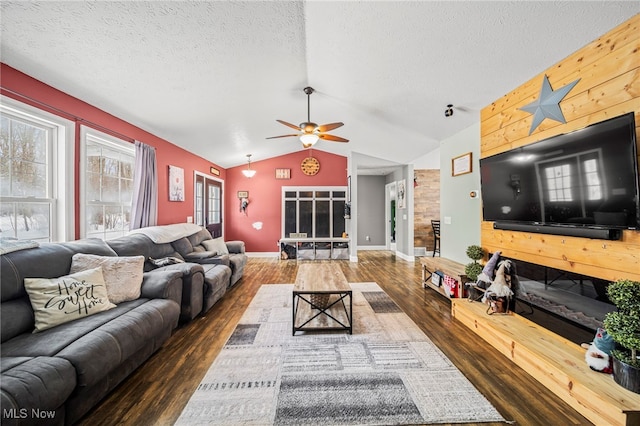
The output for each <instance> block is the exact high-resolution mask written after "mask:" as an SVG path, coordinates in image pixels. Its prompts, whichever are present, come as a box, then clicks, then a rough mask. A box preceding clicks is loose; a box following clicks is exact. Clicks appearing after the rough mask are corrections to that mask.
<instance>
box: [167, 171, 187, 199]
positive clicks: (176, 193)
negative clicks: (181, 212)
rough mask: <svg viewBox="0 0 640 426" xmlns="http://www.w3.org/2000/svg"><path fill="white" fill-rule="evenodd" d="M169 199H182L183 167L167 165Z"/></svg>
mask: <svg viewBox="0 0 640 426" xmlns="http://www.w3.org/2000/svg"><path fill="white" fill-rule="evenodd" d="M169 201H184V169H182V168H180V167H176V166H169Z"/></svg>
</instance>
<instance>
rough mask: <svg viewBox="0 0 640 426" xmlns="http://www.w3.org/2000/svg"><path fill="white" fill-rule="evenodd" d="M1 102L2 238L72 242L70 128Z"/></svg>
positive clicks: (19, 105) (62, 121) (20, 106)
mask: <svg viewBox="0 0 640 426" xmlns="http://www.w3.org/2000/svg"><path fill="white" fill-rule="evenodd" d="M1 100H2V103H1V104H0V236H3V237H13V238H18V239H31V240H36V241H64V240H71V239H73V238H74V235H73V231H74V229H73V223H74V219H75V218H74V211H73V185H72V184H73V167H72V166H71V165H72V164H73V146H74V140H75V136H74V126H73V123H72V122H71V121H69V120H65V119H63V118H61V117H58V116H55V115H53V114H49V113H47V112H44V111H42V110H40V109H37V108H34V107H31V106H28V105H26V104H23V103H21V102H18V101H15V100H13V99H10V98H6V97H2V98H1Z"/></svg>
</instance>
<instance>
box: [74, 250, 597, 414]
mask: <svg viewBox="0 0 640 426" xmlns="http://www.w3.org/2000/svg"><path fill="white" fill-rule="evenodd" d="M358 255H359V260H360V261H359V262H358V263H355V262H349V261H332V262H339V263H340V265H341V267H342V269H343V272H344V274H345V276H346V278H347V280H348V281H349V282H372V281H373V282H376V283H378V284H379V285H380V286H381V287H382V288H383V289H384V290H385V291H386V292H387V294H389V296H390V297H391V298H392V299H393V300H394V301H395V302H396V303H397V304H398V306H400V307H401V308H402V310H403V311H404V312H405V313H407V314H408V315H409V316H410V317H411V318H412V319H413V321H414V322H415V323H416V324H418V325H419V326H420V327H421V328H422V330H423V331H424V332H425V333H426V334H427V335H428V336H429V337H430V338H431V340H432V341H433V342H434V343H435V344H436V345H437V346H438V347H439V348H440V349H441V350H442V351H443V352H444V353H445V354H446V355H447V356H448V357H449V359H450V360H451V361H452V362H453V363H454V364H455V365H456V366H457V367H458V368H459V369H460V370H461V371H462V372H463V373H464V374H465V376H466V377H467V378H469V380H471V382H473V383H474V384H475V386H476V387H477V388H478V390H479V391H480V392H482V394H484V395H485V397H486V398H487V399H489V401H491V403H492V404H493V405H494V406H495V407H496V408H497V409H498V411H499V412H500V413H501V414H502V415H503V417H504V418H505V419H507V420H509V421H515V422H516V424H519V425H545V426H549V425H589V424H591V423H590V422H589V421H588V420H587V419H585V418H584V417H583V416H581V415H580V414H579V413H578V412H576V411H575V410H574V409H572V408H571V407H570V406H569V405H567V404H566V403H564V402H563V401H561V400H560V399H558V398H557V397H556V396H554V395H553V394H552V393H551V392H549V391H548V390H547V389H546V388H545V387H544V386H542V385H541V384H540V383H538V382H537V381H536V380H535V379H533V378H532V377H531V376H529V375H528V374H527V373H525V372H524V371H523V370H522V369H520V368H519V367H517V366H515V365H514V364H513V363H512V362H511V361H509V359H507V358H506V357H504V356H503V355H501V354H499V353H497V352H496V351H495V350H494V349H493V348H492V347H491V346H490V345H488V344H487V343H485V342H484V341H483V340H482V339H481V338H480V337H478V336H476V335H475V334H474V333H471V332H469V330H468V329H467V328H466V327H465V326H463V325H461V324H460V323H458V322H457V321H455V320H453V319H452V318H451V311H450V302H449V301H448V300H447V299H446V298H444V297H443V296H441V295H440V294H438V293H436V292H435V291H434V290H431V289H423V288H422V285H421V284H420V276H421V274H420V263H419V262H415V263H410V262H406V261H404V260H401V259H398V258H396V256H395V255H393V254H392V253H391V252H386V251H361V252H359V253H358ZM300 262H302V261H295V260H287V261H281V260H279V259H277V258H275V257H274V258H250V259H249V261H248V263H247V265H246V269H245V273H244V277H243V278H242V280H241V281H240V282H239V283H238V284H237V285H235V286H234V287H233V288H232V289H231V290H230V291H229V292H227V294H226V295H225V296H224V297H223V299H222V300H221V301H219V302H218V303H217V304H216V305H214V307H213V308H212V309H211V310H210V311H209V312H207V313H206V314H205V315H204V316H200V317H198V318H196V319H195V320H194V321H192V322H190V323H188V324H186V325H184V326H181V327H180V328H178V329H177V330H176V331H175V332H174V334H173V336H172V337H171V338H170V339H169V340H168V341H167V343H166V344H165V345H164V346H163V347H162V348H161V349H160V350H159V351H158V352H157V353H156V354H155V355H154V356H153V357H152V358H151V359H149V360H148V361H147V362H146V363H144V364H143V365H142V366H141V367H140V368H138V369H137V370H136V371H135V372H134V373H133V374H132V375H131V376H129V378H128V379H127V380H125V381H124V382H123V383H122V384H120V385H119V386H118V387H117V388H116V389H115V390H114V391H113V392H111V394H109V395H108V396H107V397H106V398H105V399H104V400H103V401H102V402H101V403H100V404H99V405H98V406H96V407H95V408H94V409H93V411H92V412H91V413H90V414H89V415H87V416H86V417H85V418H84V419H83V420H82V422H81V424H83V425H87V426H88V425H91V426H93V425H116V424H118V425H120V424H125V425H171V424H173V423H174V422H175V421H176V419H177V418H178V417H179V415H180V413H181V412H182V409H183V408H184V406H185V405H186V404H187V401H188V400H189V397H190V396H191V394H192V393H193V391H194V390H195V388H196V387H197V386H198V384H199V383H200V380H201V379H202V378H203V376H204V374H205V373H206V371H207V370H208V368H209V365H210V364H211V362H212V361H213V360H214V359H215V357H216V356H217V354H218V353H219V351H220V349H221V348H222V346H223V345H224V344H225V342H226V340H227V339H228V337H229V336H230V335H231V333H232V331H233V330H234V328H235V326H236V324H237V322H238V320H239V319H240V317H241V316H242V314H243V312H244V310H245V309H246V307H247V306H248V305H249V302H250V301H251V300H252V298H253V296H254V295H255V294H256V292H257V290H258V288H260V286H261V285H263V284H283V283H292V282H294V280H295V276H296V271H297V266H298V264H299V263H300ZM354 320H355V321H357V318H355V319H354ZM458 403H459V404H466V401H458Z"/></svg>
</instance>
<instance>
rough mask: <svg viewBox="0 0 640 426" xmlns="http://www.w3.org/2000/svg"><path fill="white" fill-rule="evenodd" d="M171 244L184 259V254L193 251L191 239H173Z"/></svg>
mask: <svg viewBox="0 0 640 426" xmlns="http://www.w3.org/2000/svg"><path fill="white" fill-rule="evenodd" d="M171 245H172V246H173V248H174V249H176V251H177V252H178V253H180V255H181V256H182V257H184V258H185V259H186V257H185V256H186V255H188V254H189V253H193V251H194V249H193V245H192V244H191V241H189V239H188V238H186V237H185V238H180V239H178V240H175V241H174V242H172V243H171ZM202 250H203V249H202Z"/></svg>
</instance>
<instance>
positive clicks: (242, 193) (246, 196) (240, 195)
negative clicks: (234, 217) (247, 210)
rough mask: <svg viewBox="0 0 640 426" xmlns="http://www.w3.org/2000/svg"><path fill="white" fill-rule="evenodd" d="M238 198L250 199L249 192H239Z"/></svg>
mask: <svg viewBox="0 0 640 426" xmlns="http://www.w3.org/2000/svg"><path fill="white" fill-rule="evenodd" d="M238 198H249V191H238Z"/></svg>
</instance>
